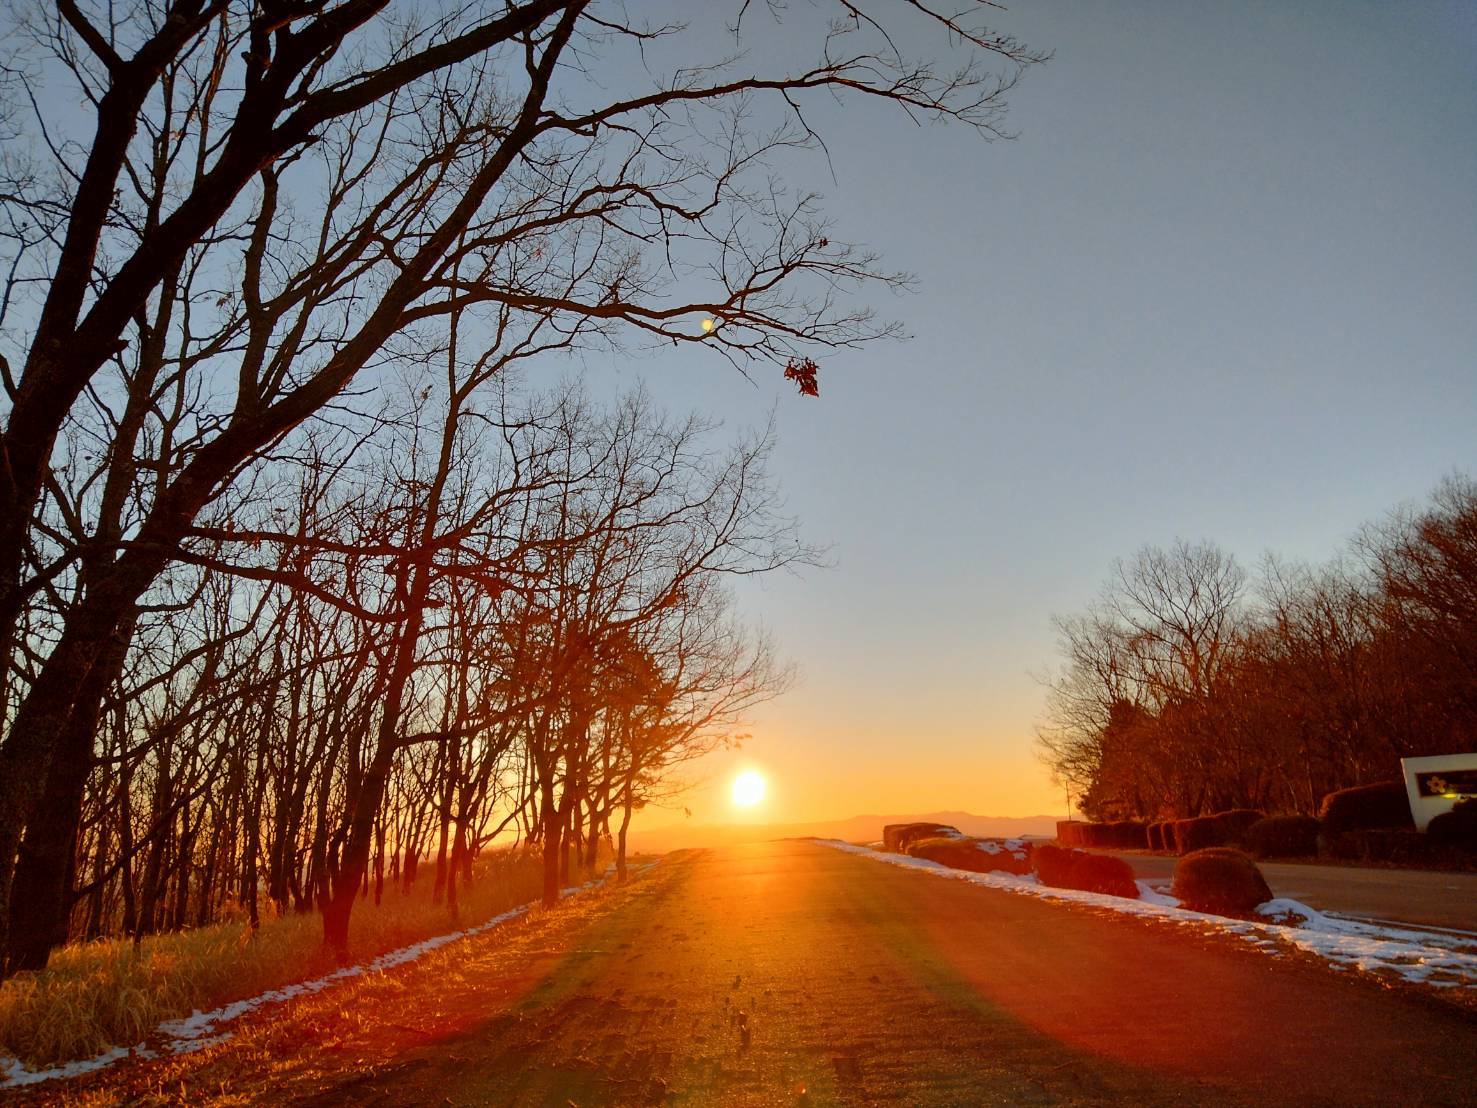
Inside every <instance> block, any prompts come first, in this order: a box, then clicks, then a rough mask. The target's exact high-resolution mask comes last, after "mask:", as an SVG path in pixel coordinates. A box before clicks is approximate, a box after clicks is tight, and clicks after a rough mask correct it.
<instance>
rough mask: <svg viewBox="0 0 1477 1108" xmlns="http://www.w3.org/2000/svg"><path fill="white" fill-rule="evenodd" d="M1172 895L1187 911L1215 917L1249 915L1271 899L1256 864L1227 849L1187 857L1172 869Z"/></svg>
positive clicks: (1203, 851)
mask: <svg viewBox="0 0 1477 1108" xmlns="http://www.w3.org/2000/svg"><path fill="white" fill-rule="evenodd" d="M1172 892H1173V895H1174V896H1175V897H1176V898H1177V899H1178V900H1179V901H1180V903H1181V904H1183V905H1184V906H1185V907H1186V908H1191V909H1194V910H1195V911H1197V912H1211V913H1213V914H1215V915H1218V916H1249V915H1250V914H1251V912H1252V909H1254V908H1255V907H1256V906H1257V905H1258V904H1261V903H1263V902H1264V901H1268V900H1271V899H1272V890H1271V889H1269V888H1267V882H1266V879H1265V878H1263V877H1262V871H1261V870H1259V869H1257V866H1256V863H1255V862H1253V861H1252V860H1251V858H1250V857H1248V856H1247V855H1245V854H1243V853H1242V852H1241V851H1239V850H1232V849H1230V848H1229V847H1210V848H1209V849H1206V850H1197V851H1195V852H1194V853H1191V854H1186V855H1185V856H1184V857H1183V858H1181V859H1180V860H1179V864H1178V865H1176V866H1175V867H1174V886H1173V890H1172Z"/></svg>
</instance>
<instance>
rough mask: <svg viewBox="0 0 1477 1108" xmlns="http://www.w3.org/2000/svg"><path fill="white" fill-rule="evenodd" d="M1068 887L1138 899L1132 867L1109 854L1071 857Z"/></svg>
mask: <svg viewBox="0 0 1477 1108" xmlns="http://www.w3.org/2000/svg"><path fill="white" fill-rule="evenodd" d="M1067 881H1068V885H1067V888H1069V889H1081V890H1083V891H1084V892H1089V893H1106V894H1107V895H1108V896H1124V897H1127V898H1128V899H1130V900H1136V899H1138V895H1139V887H1138V885H1137V884H1136V883H1135V882H1134V879H1133V867H1132V866H1130V865H1129V864H1128V863H1127V862H1125V861H1124V860H1123V859H1122V858H1114V857H1113V856H1112V855H1111V854H1081V855H1078V856H1077V857H1076V858H1074V859H1072V868H1071V870H1070V871H1069V872H1068V874H1067Z"/></svg>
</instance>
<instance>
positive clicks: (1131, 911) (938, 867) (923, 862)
mask: <svg viewBox="0 0 1477 1108" xmlns="http://www.w3.org/2000/svg"><path fill="white" fill-rule="evenodd" d="M812 841H814V842H815V843H816V844H817V845H819V846H828V847H831V848H832V849H833V850H840V851H844V852H846V853H848V854H856V855H859V856H861V857H864V858H870V859H871V860H872V861H874V862H882V863H884V864H886V865H891V866H901V867H903V868H904V869H916V870H922V871H923V872H925V873H930V874H932V875H934V876H935V877H947V878H951V879H953V880H956V881H967V882H969V883H970V884H972V885H983V886H985V887H986V888H991V889H1000V890H1002V891H1004V892H1011V893H1018V894H1021V895H1025V896H1036V897H1041V898H1042V899H1044V900H1064V901H1069V902H1071V903H1075V904H1085V905H1090V906H1091V907H1094V908H1103V909H1107V910H1108V911H1112V912H1119V913H1121V914H1123V915H1129V916H1141V917H1145V918H1152V919H1158V920H1163V921H1165V922H1169V923H1176V924H1181V925H1185V926H1191V925H1194V926H1206V925H1209V926H1212V927H1216V928H1218V929H1220V930H1222V931H1224V932H1226V933H1228V934H1232V935H1236V936H1239V937H1240V938H1242V939H1244V940H1245V941H1247V942H1249V943H1252V944H1253V945H1255V946H1256V947H1258V948H1259V949H1262V950H1266V951H1268V952H1269V953H1273V954H1276V953H1277V952H1279V951H1281V950H1282V949H1284V948H1286V947H1293V948H1296V949H1298V950H1303V951H1307V952H1308V953H1310V954H1316V955H1318V956H1320V957H1321V958H1323V959H1324V960H1325V961H1327V962H1328V964H1329V967H1330V968H1331V969H1336V970H1343V969H1357V970H1361V971H1363V972H1365V973H1387V974H1394V975H1395V976H1397V977H1400V978H1402V979H1404V980H1406V981H1409V982H1413V983H1415V984H1421V985H1435V986H1439V987H1441V988H1455V987H1462V988H1477V941H1474V940H1473V939H1472V937H1471V936H1468V935H1464V934H1462V933H1460V932H1458V933H1449V934H1444V933H1440V932H1432V931H1415V930H1410V929H1407V928H1401V927H1387V926H1381V925H1378V924H1373V923H1365V922H1361V921H1358V920H1350V919H1343V918H1339V917H1334V916H1329V915H1325V914H1324V913H1322V912H1319V911H1317V910H1316V909H1314V908H1310V907H1308V906H1307V905H1306V904H1303V903H1301V902H1299V901H1296V900H1289V899H1286V898H1279V899H1276V900H1269V901H1267V902H1266V903H1265V904H1263V905H1261V906H1260V907H1259V908H1258V912H1259V913H1260V914H1261V915H1262V916H1264V917H1270V919H1275V920H1278V921H1282V922H1270V920H1269V921H1267V922H1263V921H1261V920H1240V919H1228V918H1226V917H1225V916H1215V915H1210V914H1209V913H1206V912H1194V911H1191V910H1189V909H1188V908H1181V907H1179V902H1178V901H1176V900H1175V899H1174V898H1173V897H1170V896H1166V895H1164V894H1163V893H1161V892H1159V891H1158V890H1157V889H1155V888H1154V887H1153V886H1151V885H1150V884H1149V883H1148V882H1145V881H1139V882H1137V884H1138V887H1139V894H1140V899H1138V900H1129V899H1127V898H1126V897H1120V896H1108V895H1107V894H1105V893H1088V892H1082V891H1080V890H1078V889H1057V888H1052V887H1051V886H1049V885H1042V884H1041V883H1040V882H1039V881H1038V880H1037V879H1036V877H1035V876H1034V875H1031V876H1028V877H1017V876H1015V875H1013V874H1009V873H1005V872H1004V871H1002V870H996V871H994V872H993V873H970V872H969V871H967V870H959V869H952V868H950V867H949V866H945V865H942V864H940V863H938V862H931V861H929V860H927V859H926V858H910V857H908V856H906V855H902V854H884V853H879V852H877V851H873V850H868V849H867V848H866V847H859V846H852V845H851V844H849V843H843V842H838V841H836V840H834V839H815V840H812ZM1287 921H1293V922H1295V923H1296V925H1295V926H1292V925H1289V922H1287Z"/></svg>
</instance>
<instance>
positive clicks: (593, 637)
mask: <svg viewBox="0 0 1477 1108" xmlns="http://www.w3.org/2000/svg"><path fill="white" fill-rule="evenodd" d="M448 364H450V363H449V362H448ZM450 379H451V378H450V374H449V375H448V380H450ZM383 391H386V392H394V391H398V392H399V393H400V394H402V395H405V396H407V397H408V402H407V403H406V404H405V405H404V406H403V407H402V409H401V410H398V411H393V412H387V413H384V414H382V415H381V417H380V418H379V419H377V420H376V421H375V427H374V433H372V434H370V435H369V436H368V437H367V438H360V437H358V435H354V436H349V435H347V434H340V435H337V436H334V435H328V434H324V435H320V436H318V437H317V438H316V439H315V441H314V442H313V444H312V445H313V451H312V453H311V455H310V459H309V461H308V463H307V464H288V465H282V466H279V467H277V468H276V470H275V473H274V476H275V477H276V480H275V481H265V480H264V481H263V482H262V483H260V484H259V485H257V486H256V487H255V488H253V489H251V490H242V491H241V492H240V493H239V494H238V495H237V496H236V497H234V498H233V500H232V502H231V503H230V505H229V506H228V515H227V509H226V508H225V507H223V509H222V517H223V518H221V519H219V520H213V519H210V518H207V519H206V520H204V521H202V522H201V523H199V524H197V525H195V526H194V527H193V528H192V533H191V538H190V541H189V542H187V543H186V544H185V545H184V546H183V547H182V549H181V551H180V553H179V556H178V558H177V566H176V568H175V570H174V571H173V572H172V573H171V575H170V576H169V579H168V580H167V581H165V582H161V587H160V588H158V589H156V590H153V591H152V592H151V594H150V595H151V599H155V600H157V603H151V604H150V605H149V611H147V612H144V613H141V615H140V619H139V621H138V625H137V626H136V628H135V631H134V635H133V640H132V643H131V644H130V648H129V650H128V651H127V654H126V657H125V659H124V663H123V665H122V666H121V667H120V669H119V676H118V678H117V679H116V680H115V681H114V682H113V683H112V684H111V685H110V687H108V688H107V689H105V690H104V695H103V708H102V712H101V716H100V721H99V728H98V732H97V734H96V736H95V742H96V743H97V748H96V750H95V752H94V753H93V756H92V761H93V767H94V768H93V770H92V772H91V774H90V775H89V778H88V780H87V781H86V782H84V784H83V788H82V791H81V794H80V797H79V802H78V803H76V804H72V803H68V802H66V800H67V798H65V797H61V796H60V795H57V794H55V793H53V792H52V790H51V789H50V787H48V793H47V797H46V803H45V805H44V806H43V808H42V809H41V810H40V811H38V813H37V814H36V816H35V817H34V818H33V819H32V821H31V823H30V824H29V825H28V827H27V828H26V833H25V837H24V839H23V840H22V844H21V850H20V857H19V861H18V865H17V867H16V881H15V893H16V897H15V900H14V901H13V904H12V910H11V913H10V923H11V928H10V956H11V959H12V963H11V964H12V967H13V968H17V969H19V968H26V967H27V966H28V965H30V966H33V965H37V964H42V963H44V960H45V957H46V953H47V952H48V951H49V950H50V949H51V948H52V947H54V946H56V945H59V944H60V943H63V942H65V941H66V940H67V939H68V937H69V936H71V935H87V936H95V935H103V934H117V933H128V934H133V935H136V936H142V935H146V934H149V933H151V932H154V931H158V930H162V929H168V928H177V927H182V926H187V925H193V924H199V923H204V922H209V921H211V920H213V919H216V918H218V917H219V916H220V915H221V914H222V913H223V912H227V911H233V910H238V909H239V910H241V911H244V912H245V913H246V914H247V915H248V916H249V918H250V919H251V920H252V921H253V922H255V921H257V920H258V919H259V918H260V914H261V913H262V911H263V910H264V905H263V901H268V902H270V903H269V905H267V906H266V908H267V910H270V911H273V912H279V913H280V912H285V911H289V910H298V911H307V910H314V909H316V910H319V911H321V912H322V914H323V919H324V934H325V939H326V941H328V942H329V943H331V944H333V945H335V946H337V947H339V948H345V947H346V945H347V941H348V923H349V918H350V914H351V912H352V910H353V908H354V905H355V903H356V901H357V900H358V899H359V898H360V897H361V896H364V895H372V896H374V897H375V898H376V899H378V898H379V897H380V896H381V895H382V893H383V887H384V883H385V881H386V880H387V879H389V880H391V881H397V880H398V881H399V882H401V883H402V884H408V883H410V882H412V881H414V880H415V879H416V876H417V872H418V870H419V868H420V863H421V861H422V860H423V859H425V860H429V859H430V858H431V857H433V856H434V859H435V877H434V880H435V895H436V896H437V898H438V899H439V898H442V897H444V898H445V900H446V901H447V902H448V904H449V905H450V907H451V908H452V909H453V910H455V908H456V903H457V892H458V882H459V880H466V879H467V878H469V876H470V867H471V860H472V858H473V857H474V856H475V855H476V854H478V853H479V852H481V851H482V850H483V849H485V848H486V847H487V846H488V844H489V843H491V842H492V841H493V840H494V839H495V838H496V837H497V836H499V835H502V836H504V838H503V839H501V840H499V841H500V842H503V841H508V840H510V839H511V840H514V841H517V840H520V839H521V840H522V841H525V842H529V843H537V844H541V845H542V849H543V858H544V865H545V893H544V895H545V899H546V900H548V901H551V902H552V901H553V900H555V899H557V897H558V895H559V889H560V887H561V884H564V883H567V881H568V880H569V876H570V872H571V854H575V855H576V856H578V854H579V852H581V851H583V852H585V854H586V855H587V857H586V858H585V859H584V860H586V861H588V862H591V863H592V862H593V861H594V857H595V850H596V847H597V845H598V844H599V843H600V842H601V841H602V840H604V839H608V838H611V837H614V838H615V839H617V840H618V861H619V864H620V866H621V867H622V869H623V867H624V862H625V858H624V845H625V843H624V840H625V831H626V828H627V826H628V824H629V821H630V818H631V814H632V812H633V811H635V810H636V809H638V808H640V807H641V806H643V805H644V804H646V803H647V802H648V801H650V800H652V799H654V798H657V797H659V796H660V795H661V791H662V789H663V788H664V787H666V784H667V782H668V781H669V776H670V774H671V773H672V771H673V770H674V769H675V768H676V767H678V766H680V765H681V764H682V763H683V762H685V761H688V760H690V759H692V758H695V757H697V756H699V755H701V754H703V753H705V752H707V751H709V750H711V749H713V748H714V746H715V745H717V744H719V743H722V742H725V741H727V740H728V738H729V737H730V736H731V733H732V728H733V726H734V724H735V723H736V722H737V721H738V719H739V718H740V717H741V715H742V714H743V712H744V711H745V710H746V709H747V708H749V707H750V706H752V705H753V704H754V703H756V702H758V701H759V700H761V699H763V698H765V697H768V696H771V695H773V694H774V693H775V692H777V691H780V690H781V689H782V688H783V686H784V684H785V682H786V678H787V675H786V673H785V671H784V670H783V668H782V667H779V666H777V665H776V663H775V661H774V659H773V656H772V652H771V650H770V648H769V645H768V643H767V642H766V641H765V640H764V639H763V638H762V636H758V635H756V634H754V633H752V632H751V631H749V630H748V629H746V628H745V627H744V626H743V625H742V624H741V623H740V622H739V621H738V620H737V619H736V616H735V613H734V612H733V610H732V603H731V599H730V595H729V590H728V589H727V588H726V586H725V584H724V580H725V578H727V577H728V576H730V575H733V574H743V573H757V572H764V571H768V570H774V569H778V568H781V567H784V566H790V565H795V564H797V563H799V562H801V561H805V560H807V559H808V558H809V557H810V552H809V551H808V550H807V549H806V548H805V547H804V546H803V545H801V544H800V543H799V542H798V541H797V539H796V538H795V535H794V531H793V527H792V525H791V523H790V522H789V521H788V520H787V519H784V518H782V517H779V516H777V515H776V514H775V511H774V506H775V497H774V489H773V486H772V484H771V482H770V481H769V479H768V477H767V476H766V474H765V472H764V462H765V458H766V455H767V452H768V449H769V438H768V435H767V434H760V435H758V436H754V437H751V438H749V439H746V440H743V441H740V442H738V443H735V444H732V445H730V446H729V447H727V448H722V447H721V445H720V444H719V443H717V442H715V441H714V437H715V428H714V427H713V426H711V425H709V424H707V423H705V422H703V421H701V420H698V419H696V418H691V417H689V418H687V419H682V420H675V419H672V418H670V417H668V416H665V415H663V414H662V413H661V412H660V411H658V410H657V408H656V406H655V405H654V404H653V402H652V401H651V400H650V398H649V397H647V396H646V395H644V394H642V393H640V392H637V393H635V394H632V395H630V396H627V397H626V398H624V399H623V400H622V401H620V402H619V403H617V404H616V405H614V406H613V407H602V406H600V405H596V404H592V403H591V402H590V401H589V400H588V399H587V398H586V397H585V396H584V395H583V394H582V392H581V391H580V390H579V389H578V388H576V387H573V386H569V387H566V388H564V389H562V390H560V391H558V392H555V393H550V394H546V395H536V394H530V393H528V392H526V391H511V392H510V391H508V390H506V389H500V390H498V394H497V397H496V399H497V403H496V406H495V407H493V408H490V409H489V408H484V407H482V406H469V405H465V404H462V405H460V407H458V409H457V410H458V418H457V419H456V420H452V421H448V420H447V419H446V418H445V416H446V412H447V411H448V410H449V409H450V407H451V406H453V405H455V403H456V402H455V401H451V400H449V394H448V391H447V390H446V389H440V390H424V389H423V390H421V391H420V392H416V393H407V392H406V391H405V390H403V389H401V390H394V389H393V388H391V387H387V388H386V389H385V390H383ZM263 472H264V475H265V474H266V473H267V471H266V470H264V471H263ZM284 524H287V525H288V526H284ZM48 784H50V783H48ZM53 902H54V903H55V904H57V905H58V910H54V911H47V910H38V909H45V907H46V905H48V903H53Z"/></svg>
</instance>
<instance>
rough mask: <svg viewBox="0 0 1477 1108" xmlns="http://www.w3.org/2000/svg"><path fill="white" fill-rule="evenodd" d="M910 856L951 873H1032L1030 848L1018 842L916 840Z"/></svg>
mask: <svg viewBox="0 0 1477 1108" xmlns="http://www.w3.org/2000/svg"><path fill="white" fill-rule="evenodd" d="M907 853H908V854H910V855H911V856H912V857H914V858H927V859H928V860H929V861H931V862H938V863H940V864H941V865H945V866H948V867H950V868H951V869H962V870H968V871H969V872H970V873H992V872H994V871H995V870H1005V871H1006V872H1007V873H1016V874H1024V873H1030V872H1031V848H1030V846H1029V844H1027V843H1023V842H1021V841H1020V840H1019V839H968V838H957V839H956V838H949V837H942V836H941V837H939V838H932V839H914V840H913V841H912V842H910V843H909V844H908V850H907Z"/></svg>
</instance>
